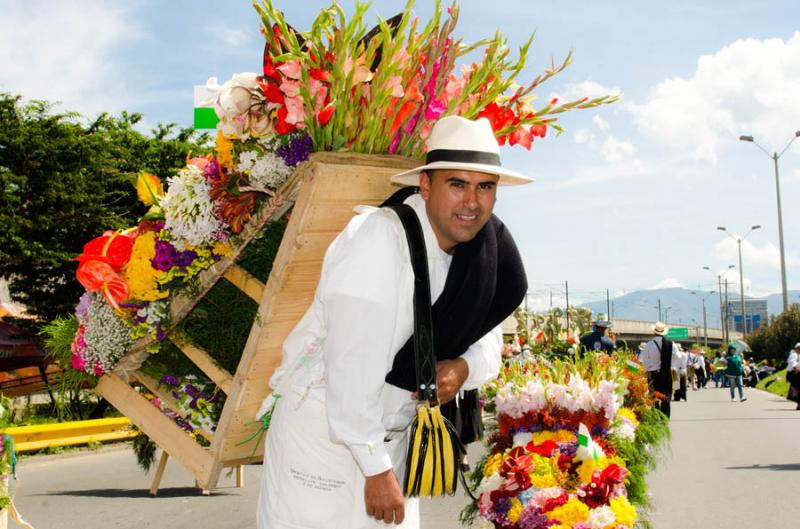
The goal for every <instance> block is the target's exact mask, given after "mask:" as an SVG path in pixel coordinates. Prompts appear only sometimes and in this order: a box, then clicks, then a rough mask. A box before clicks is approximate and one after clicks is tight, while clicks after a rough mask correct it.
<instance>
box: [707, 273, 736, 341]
mask: <svg viewBox="0 0 800 529" xmlns="http://www.w3.org/2000/svg"><path fill="white" fill-rule="evenodd" d="M731 268H734V266H733V265H728V269H729V270H730V269H731ZM703 270H708V271H709V272H711V273H712V274H714V272H712V271H711V268H710V267H708V266H704V267H703ZM714 275H715V276H717V287H718V288H719V326H720V327H722V336H723V339H724V336H725V327H726V323H725V314H726V312H727V311H728V309H727V307H723V305H722V274H714ZM723 311H724V312H723Z"/></svg>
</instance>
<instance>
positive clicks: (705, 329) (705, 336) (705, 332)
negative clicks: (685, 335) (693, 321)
mask: <svg viewBox="0 0 800 529" xmlns="http://www.w3.org/2000/svg"><path fill="white" fill-rule="evenodd" d="M699 341H700V340H698V342H699ZM703 343H704V345H705V347H706V348H708V323H707V321H706V298H703Z"/></svg>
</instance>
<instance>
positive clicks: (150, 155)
mask: <svg viewBox="0 0 800 529" xmlns="http://www.w3.org/2000/svg"><path fill="white" fill-rule="evenodd" d="M141 119H142V116H141V114H135V113H127V112H123V113H122V114H121V115H120V116H119V117H114V116H109V115H108V114H102V115H100V117H98V118H97V119H96V120H94V122H90V123H87V122H86V121H85V120H83V119H82V118H81V116H80V115H78V114H76V113H73V112H66V113H56V112H54V109H53V105H52V104H51V103H47V102H44V101H31V102H23V101H22V98H21V96H14V95H9V94H3V93H0V277H6V278H8V279H9V280H10V290H11V294H12V297H13V298H14V299H15V300H17V301H19V302H21V303H24V304H25V305H27V306H28V308H29V311H30V312H31V313H32V314H33V315H35V316H37V317H38V318H39V319H40V321H50V320H52V319H53V318H54V317H55V316H57V315H61V314H67V313H69V312H71V311H72V309H73V307H74V305H75V303H76V302H77V300H78V297H79V296H80V294H81V292H82V287H81V286H80V285H79V284H78V283H77V281H76V280H75V276H74V274H75V270H76V268H77V265H76V263H75V262H74V261H71V259H72V258H73V257H75V256H76V255H78V254H80V253H81V251H82V247H83V244H84V243H86V242H88V241H89V240H91V239H93V238H94V237H97V236H99V235H101V234H102V232H103V231H104V230H107V229H119V228H125V227H130V226H132V225H134V224H135V222H136V220H137V219H138V218H139V217H140V216H141V215H142V214H143V213H144V207H143V206H141V205H140V204H139V203H138V201H137V198H136V192H135V189H134V181H135V178H136V175H137V174H138V172H140V171H148V172H151V173H154V174H157V175H159V176H161V177H162V179H163V178H166V177H167V176H170V175H172V174H174V173H175V172H176V171H177V169H178V168H180V167H181V166H182V165H183V164H184V163H185V159H186V155H187V153H188V152H189V151H194V152H201V151H203V148H202V147H201V145H203V144H204V143H206V142H207V141H208V136H207V134H197V133H195V131H193V130H192V129H177V127H176V126H175V125H174V124H170V125H158V126H157V127H156V128H155V129H154V130H153V131H152V133H151V135H145V134H142V133H141V132H139V131H137V130H136V129H135V128H134V127H135V125H136V124H137V123H139V122H140V121H141Z"/></svg>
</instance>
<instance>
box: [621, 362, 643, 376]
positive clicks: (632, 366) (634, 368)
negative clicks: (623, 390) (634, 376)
mask: <svg viewBox="0 0 800 529" xmlns="http://www.w3.org/2000/svg"><path fill="white" fill-rule="evenodd" d="M625 367H627V368H628V369H629V370H631V371H633V372H634V373H638V372H639V371H641V370H642V366H640V365H639V364H638V363H636V362H634V361H633V360H630V359H628V360H626V361H625Z"/></svg>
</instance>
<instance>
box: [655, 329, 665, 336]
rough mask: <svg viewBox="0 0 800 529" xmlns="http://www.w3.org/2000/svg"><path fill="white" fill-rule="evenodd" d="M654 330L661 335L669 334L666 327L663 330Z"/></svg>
mask: <svg viewBox="0 0 800 529" xmlns="http://www.w3.org/2000/svg"><path fill="white" fill-rule="evenodd" d="M653 332H654V333H656V334H657V335H659V336H664V335H665V334H667V329H664V330H663V331H657V330H655V329H653Z"/></svg>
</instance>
